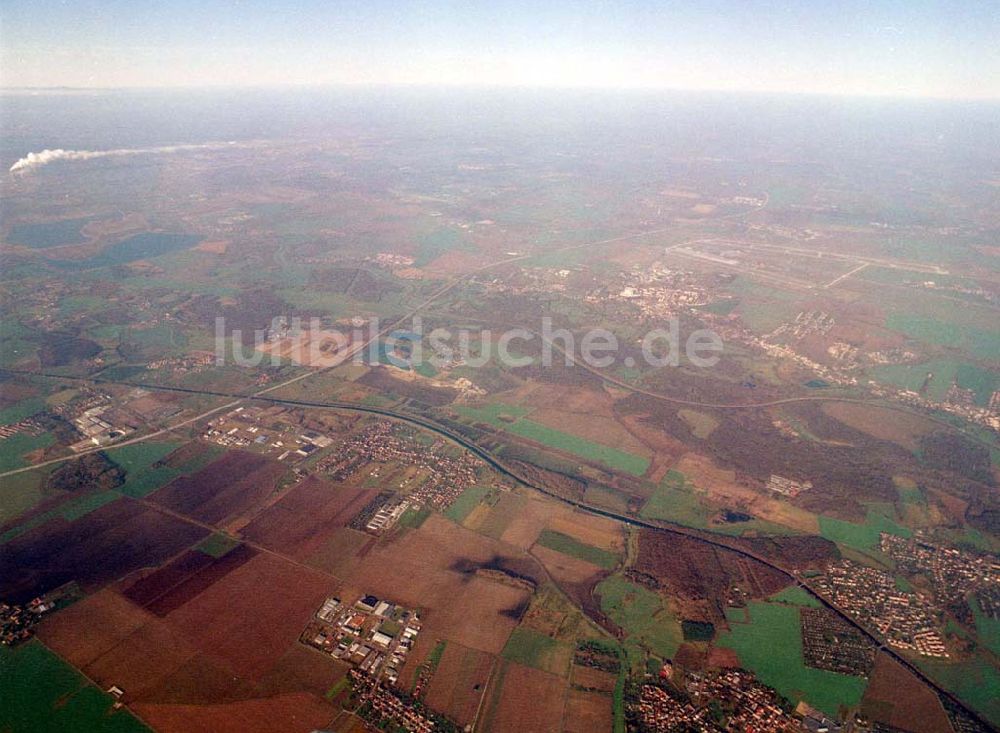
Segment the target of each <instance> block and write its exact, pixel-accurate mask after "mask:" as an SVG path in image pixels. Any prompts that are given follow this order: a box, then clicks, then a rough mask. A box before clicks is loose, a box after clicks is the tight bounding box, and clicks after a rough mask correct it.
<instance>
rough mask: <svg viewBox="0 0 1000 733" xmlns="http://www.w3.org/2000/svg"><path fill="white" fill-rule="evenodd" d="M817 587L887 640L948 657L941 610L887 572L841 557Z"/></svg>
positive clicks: (894, 643)
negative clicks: (940, 618) (901, 585)
mask: <svg viewBox="0 0 1000 733" xmlns="http://www.w3.org/2000/svg"><path fill="white" fill-rule="evenodd" d="M815 588H816V590H817V591H819V592H820V593H821V594H822V595H824V596H825V597H827V598H828V599H829V600H830V601H831V602H832V603H833V604H835V605H836V606H837V607H838V608H840V609H841V610H843V611H845V612H846V613H848V614H850V615H851V616H852V617H854V618H855V619H856V620H857V621H859V622H860V623H862V624H865V625H866V626H868V627H870V628H874V629H875V630H877V631H878V633H879V634H881V635H882V637H884V638H885V640H886V643H888V644H889V645H891V646H893V647H895V648H897V649H906V650H911V651H915V652H917V653H918V654H920V655H922V656H925V657H939V658H945V657H948V656H949V654H948V650H947V647H946V646H945V642H944V639H943V638H942V636H941V633H940V632H939V631H938V630H937V626H938V620H937V617H938V616H940V611H939V609H937V608H936V607H935V605H934V604H933V603H932V602H931V600H930V599H928V598H926V597H925V596H923V595H919V594H917V593H913V592H909V591H906V590H902V589H900V588H899V586H898V585H897V583H896V579H895V578H894V577H893V576H892V575H891V574H890V573H887V572H884V571H882V570H876V569H875V568H870V567H866V566H864V565H860V564H858V563H856V562H853V561H851V560H846V559H844V560H840V561H838V562H837V563H834V564H832V565H830V566H828V567H827V570H826V573H825V574H824V575H823V576H821V577H819V578H817V579H816V582H815Z"/></svg>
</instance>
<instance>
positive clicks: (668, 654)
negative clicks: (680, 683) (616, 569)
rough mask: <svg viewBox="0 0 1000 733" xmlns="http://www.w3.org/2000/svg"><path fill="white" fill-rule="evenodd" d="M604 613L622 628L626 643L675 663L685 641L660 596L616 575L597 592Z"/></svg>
mask: <svg viewBox="0 0 1000 733" xmlns="http://www.w3.org/2000/svg"><path fill="white" fill-rule="evenodd" d="M594 593H595V595H597V596H598V597H599V598H600V604H601V610H602V611H603V612H604V613H605V614H607V615H608V617H609V618H610V619H611V620H612V621H614V622H615V623H616V624H617V625H618V626H620V627H621V628H622V629H623V630H624V632H625V634H626V639H628V640H629V641H631V642H633V643H638V644H642V645H643V646H644V647H646V648H647V649H649V650H651V651H652V652H653V653H654V654H657V655H659V656H661V657H663V658H664V659H671V658H672V657H673V656H674V655H675V654H676V653H677V649H678V647H680V645H681V642H682V641H683V632H682V631H681V625H680V622H679V621H678V620H677V618H676V617H675V616H674V615H673V612H672V611H671V610H670V608H669V607H668V605H667V603H666V601H665V599H664V598H662V597H661V596H660V595H658V594H657V593H654V592H653V591H651V590H649V589H647V588H643V587H642V586H640V585H637V584H635V583H632V582H630V581H628V580H626V579H625V578H624V577H623V576H621V575H612V576H611V577H609V578H607V579H605V580H603V581H601V583H599V584H598V586H597V588H596V589H595V590H594Z"/></svg>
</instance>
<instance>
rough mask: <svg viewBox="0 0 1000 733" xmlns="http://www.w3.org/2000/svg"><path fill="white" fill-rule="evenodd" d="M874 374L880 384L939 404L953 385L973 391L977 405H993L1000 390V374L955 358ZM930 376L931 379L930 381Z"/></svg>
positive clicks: (887, 366) (890, 367) (888, 368)
mask: <svg viewBox="0 0 1000 733" xmlns="http://www.w3.org/2000/svg"><path fill="white" fill-rule="evenodd" d="M872 375H873V376H874V377H875V379H877V380H878V381H880V382H885V383H888V384H892V385H895V386H896V387H899V388H900V389H908V390H911V391H913V392H920V391H921V390H922V389H924V382H925V380H926V382H927V386H926V389H925V390H924V394H925V395H926V396H927V397H928V398H930V399H932V400H936V401H938V402H940V401H942V400H944V398H945V396H946V395H947V394H948V390H949V389H950V388H951V385H952V384H957V385H958V386H959V387H961V388H962V389H968V390H971V391H972V393H973V394H974V396H975V397H974V399H975V402H976V404H977V405H980V406H985V405H988V404H989V403H990V396H991V395H992V394H993V392H994V391H995V390H996V389H998V388H1000V375H998V374H997V373H996V372H992V371H990V370H988V369H983V368H981V367H978V366H976V365H975V364H969V363H967V362H963V361H956V360H954V359H934V360H932V361H926V362H922V363H920V364H884V365H882V366H877V367H875V368H874V369H873V370H872ZM928 375H932V376H930V378H928Z"/></svg>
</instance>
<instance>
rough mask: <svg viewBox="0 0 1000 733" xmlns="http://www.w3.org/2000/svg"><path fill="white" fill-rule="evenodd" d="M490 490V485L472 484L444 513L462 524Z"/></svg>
mask: <svg viewBox="0 0 1000 733" xmlns="http://www.w3.org/2000/svg"><path fill="white" fill-rule="evenodd" d="M489 492H490V488H489V487H488V486H470V487H469V488H467V489H466V490H465V491H463V492H462V493H461V495H460V496H459V497H458V498H457V499H455V501H453V502H452V503H451V505H450V506H448V507H447V508H446V509H445V510H444V515H445V516H446V517H448V519H450V520H451V521H453V522H457V523H458V524H461V523H462V522H464V521H465V518H466V517H467V516H469V514H470V513H471V512H472V510H473V509H475V508H476V507H477V506H479V503H480V502H481V501H482V500H483V499H484V498H485V497H486V495H487V494H488V493H489Z"/></svg>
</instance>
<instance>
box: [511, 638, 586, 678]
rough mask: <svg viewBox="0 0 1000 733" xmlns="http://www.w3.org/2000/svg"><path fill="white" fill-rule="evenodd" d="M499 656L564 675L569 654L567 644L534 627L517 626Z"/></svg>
mask: <svg viewBox="0 0 1000 733" xmlns="http://www.w3.org/2000/svg"><path fill="white" fill-rule="evenodd" d="M500 656H502V657H503V658H504V659H509V660H510V661H512V662H517V663H518V664H523V665H525V666H528V667H534V668H535V669H541V670H544V671H546V672H552V673H553V674H558V675H560V676H565V675H566V672H567V670H568V668H569V660H570V656H571V655H570V647H569V645H567V644H564V643H562V642H559V641H556V640H555V639H552V638H550V637H548V636H546V635H545V634H541V633H539V632H537V631H535V630H534V629H528V628H525V627H523V626H518V627H517V628H516V629H514V633H512V634H511V635H510V638H509V639H508V640H507V644H506V646H504V648H503V651H502V652H500Z"/></svg>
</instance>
